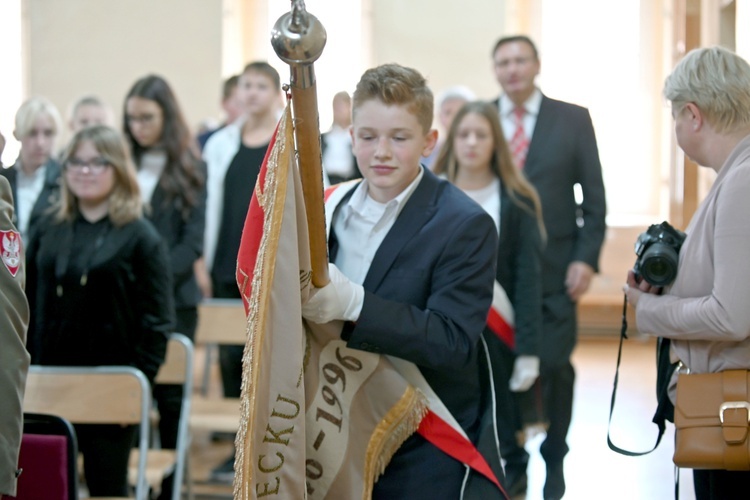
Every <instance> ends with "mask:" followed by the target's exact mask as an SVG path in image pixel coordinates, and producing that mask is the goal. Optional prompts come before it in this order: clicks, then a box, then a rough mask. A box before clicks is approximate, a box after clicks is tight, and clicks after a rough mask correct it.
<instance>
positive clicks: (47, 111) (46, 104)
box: [14, 97, 62, 141]
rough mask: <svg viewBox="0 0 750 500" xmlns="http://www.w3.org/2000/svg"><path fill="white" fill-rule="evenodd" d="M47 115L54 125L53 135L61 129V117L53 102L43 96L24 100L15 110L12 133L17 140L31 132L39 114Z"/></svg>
mask: <svg viewBox="0 0 750 500" xmlns="http://www.w3.org/2000/svg"><path fill="white" fill-rule="evenodd" d="M44 115H46V116H48V117H49V118H50V119H51V120H52V123H53V124H54V126H55V136H57V135H58V134H59V133H60V130H62V118H61V117H60V112H59V111H58V110H57V108H56V107H55V105H54V104H52V102H50V101H49V100H47V99H45V98H44V97H32V98H30V99H28V100H26V101H25V102H24V103H23V104H21V107H19V108H18V111H16V121H15V129H14V134H15V136H16V139H18V140H19V141H20V140H22V139H23V138H24V137H26V136H27V135H29V133H31V130H32V129H33V128H34V124H35V123H36V121H37V119H39V117H41V116H44Z"/></svg>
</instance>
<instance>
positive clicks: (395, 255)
mask: <svg viewBox="0 0 750 500" xmlns="http://www.w3.org/2000/svg"><path fill="white" fill-rule="evenodd" d="M423 170H424V175H423V177H422V180H421V181H420V183H419V185H418V186H417V187H416V189H415V190H414V192H413V193H412V195H411V197H410V198H409V199H408V200H407V202H406V204H405V206H404V207H403V209H402V211H401V213H400V214H399V215H398V217H397V218H396V221H395V222H394V224H393V227H391V229H390V231H389V232H388V234H387V235H386V237H385V239H384V240H383V242H382V243H381V245H380V247H379V248H378V250H377V252H376V253H375V256H374V259H373V261H372V264H371V265H370V269H369V271H368V273H367V276H366V277H365V281H364V283H363V287H364V289H365V298H364V303H363V306H362V312H361V314H360V316H359V318H358V319H357V321H356V323H347V325H346V326H345V328H344V332H343V333H342V338H344V340H346V341H347V345H348V346H349V347H351V348H355V349H360V350H364V351H369V352H375V353H380V354H388V355H392V356H396V357H399V358H402V359H405V360H408V361H411V362H413V363H414V364H416V365H417V366H418V367H419V369H420V371H421V372H422V374H423V375H424V377H425V379H426V380H427V382H428V383H429V384H430V386H431V387H432V389H433V390H434V391H435V393H436V394H437V395H438V396H439V397H440V399H441V400H442V401H443V403H445V405H446V407H447V408H448V409H449V410H450V412H451V413H452V414H453V416H454V417H455V418H456V420H457V421H458V422H459V424H460V425H461V426H462V427H463V428H464V429H465V430H466V431H467V434H468V435H469V437H470V439H472V440H473V441H474V442H475V443H476V445H477V447H478V449H479V451H480V453H482V455H483V456H485V458H486V460H487V461H488V463H490V466H491V467H492V469H493V471H494V472H495V475H496V476H497V477H498V479H499V480H500V481H501V482H502V481H503V480H504V478H503V472H502V467H501V466H500V461H499V454H498V452H497V447H496V446H495V445H494V443H495V441H494V431H492V430H491V429H490V427H489V424H490V423H491V422H492V421H494V418H495V417H494V411H492V406H491V405H489V404H488V397H490V394H491V393H490V391H489V387H488V385H487V383H486V381H487V378H486V375H487V371H486V364H485V359H484V353H483V350H482V348H481V344H480V336H481V333H482V330H483V328H484V325H485V322H486V320H487V312H488V311H489V307H490V304H491V302H492V290H493V282H494V280H495V260H496V257H497V230H496V229H495V224H494V222H493V221H492V218H491V217H490V216H489V215H488V214H487V213H486V212H485V211H484V209H482V208H481V207H480V206H479V205H478V204H476V203H475V202H474V201H473V200H471V199H470V198H469V197H468V196H466V195H465V194H464V193H463V192H461V190H459V189H458V188H457V187H455V186H454V185H453V184H451V183H450V182H448V181H446V180H444V179H439V178H438V177H436V176H435V175H434V174H433V173H432V172H430V171H429V170H427V169H423ZM354 190H355V189H354V188H352V189H351V190H350V191H349V193H347V195H346V196H345V197H344V198H343V199H342V200H341V202H339V204H338V206H337V207H336V208H335V209H334V210H336V211H338V210H340V208H341V207H342V206H343V205H345V204H346V202H347V201H348V200H349V198H350V197H351V195H352V193H353V192H354ZM335 217H336V215H335V214H334V219H333V220H335ZM337 250H338V235H336V233H335V230H334V228H333V226H332V227H331V232H330V235H329V255H330V261H331V262H334V263H335V261H336V252H337ZM480 354H481V355H480ZM482 375H484V376H482ZM420 443H423V444H420ZM425 445H426V446H427V447H428V450H429V449H430V448H431V449H432V451H428V450H423V451H421V452H420V451H419V448H420V447H421V448H424V446H425ZM425 451H428V455H424V452H425ZM429 453H438V454H441V453H442V452H441V451H439V450H438V449H437V448H432V445H429V444H426V442H424V439H423V438H422V437H421V436H418V435H413V436H411V437H410V438H409V439H408V440H407V441H406V442H405V443H404V444H403V445H402V446H401V448H400V449H399V450H398V451H397V452H396V454H395V455H394V457H393V458H392V459H391V462H390V464H389V466H388V468H387V469H386V473H385V475H384V476H382V477H381V478H380V480H379V482H383V483H385V482H388V481H389V477H388V476H389V471H390V470H391V469H393V468H401V467H408V469H409V470H410V471H411V472H410V473H413V474H416V476H415V477H421V474H420V470H421V469H422V468H427V469H429V468H430V467H432V465H431V463H430V461H429V459H427V460H422V459H423V458H424V457H425V456H427V457H429ZM415 461H418V462H419V463H415ZM425 477H429V474H427V475H426V476H425ZM431 488H432V489H431ZM434 489H435V487H433V486H432V485H430V484H422V485H421V486H420V491H421V492H422V493H425V494H428V495H432V496H433V497H435V498H439V497H440V495H442V494H444V493H445V492H444V491H433V490H434ZM466 491H472V492H475V493H474V494H472V495H469V496H466V495H464V497H465V498H494V497H496V496H497V495H498V494H499V492H498V490H497V489H496V488H495V487H494V486H492V485H491V484H490V483H489V481H487V480H484V479H483V478H482V477H481V476H479V475H478V474H472V475H470V477H469V482H468V486H467V490H466ZM488 492H489V493H488Z"/></svg>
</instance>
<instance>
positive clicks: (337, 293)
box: [302, 263, 365, 324]
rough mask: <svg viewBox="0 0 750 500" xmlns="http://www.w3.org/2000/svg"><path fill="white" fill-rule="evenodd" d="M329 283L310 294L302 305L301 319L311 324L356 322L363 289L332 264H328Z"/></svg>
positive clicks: (363, 295) (360, 306) (362, 300)
mask: <svg viewBox="0 0 750 500" xmlns="http://www.w3.org/2000/svg"><path fill="white" fill-rule="evenodd" d="M328 275H329V277H330V279H331V282H330V283H328V284H327V285H326V286H324V287H323V288H318V289H316V290H315V291H313V292H312V294H311V295H310V298H309V299H308V300H307V302H305V303H304V304H302V317H303V318H305V319H307V320H309V321H312V322H313V323H319V324H322V323H328V322H329V321H333V320H337V319H340V320H344V321H356V320H357V318H359V313H360V312H362V304H363V302H364V300H365V289H364V288H362V285H358V284H356V283H353V282H352V281H350V280H349V278H347V277H346V276H344V274H343V273H342V272H341V271H339V268H338V267H336V266H335V265H334V264H330V263H329V264H328Z"/></svg>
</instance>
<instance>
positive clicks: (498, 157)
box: [433, 101, 547, 240]
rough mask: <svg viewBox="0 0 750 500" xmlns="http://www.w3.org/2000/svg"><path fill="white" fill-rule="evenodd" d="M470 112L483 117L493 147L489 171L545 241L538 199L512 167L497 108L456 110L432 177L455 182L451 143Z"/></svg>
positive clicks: (477, 105) (473, 105) (474, 105)
mask: <svg viewBox="0 0 750 500" xmlns="http://www.w3.org/2000/svg"><path fill="white" fill-rule="evenodd" d="M472 113H473V114H476V115H479V116H481V117H483V118H484V119H485V120H487V123H489V125H490V130H491V134H492V140H493V143H494V145H495V148H494V151H493V152H492V158H490V170H492V173H494V174H495V176H497V177H498V178H499V179H500V183H501V184H502V186H503V187H504V188H505V191H506V192H507V193H508V196H509V197H510V199H511V200H513V203H515V204H516V205H518V206H519V207H521V208H522V209H523V210H526V211H527V212H529V213H530V214H532V215H534V216H535V217H536V221H537V224H538V225H539V232H540V233H541V235H542V240H545V239H546V234H547V232H546V230H545V228H544V220H543V219H542V203H541V201H540V200H539V194H538V193H537V192H536V189H534V186H532V185H531V183H530V182H529V181H528V180H527V179H526V176H524V175H523V173H521V172H520V171H519V170H518V168H516V165H515V163H514V162H513V156H512V155H511V153H510V148H509V147H508V143H507V141H506V140H505V136H504V135H503V129H502V127H501V125H500V118H499V116H498V114H497V107H496V106H495V105H494V104H491V103H488V102H483V101H474V102H468V103H466V104H464V105H463V106H462V107H461V109H460V110H458V112H457V113H456V117H455V118H454V119H453V122H451V126H450V129H449V130H448V136H447V137H446V139H445V142H444V143H443V147H442V148H441V149H440V153H439V154H438V157H437V159H436V160H435V165H434V168H433V170H434V172H435V173H436V174H445V176H446V177H447V178H448V180H449V181H451V182H455V181H456V176H457V174H458V169H459V168H460V165H459V164H458V160H457V159H456V152H455V150H454V147H453V144H454V143H455V141H456V135H457V133H458V127H459V125H460V124H461V120H463V119H464V117H465V116H466V115H469V114H472ZM524 199H525V200H528V202H524ZM529 202H530V204H529Z"/></svg>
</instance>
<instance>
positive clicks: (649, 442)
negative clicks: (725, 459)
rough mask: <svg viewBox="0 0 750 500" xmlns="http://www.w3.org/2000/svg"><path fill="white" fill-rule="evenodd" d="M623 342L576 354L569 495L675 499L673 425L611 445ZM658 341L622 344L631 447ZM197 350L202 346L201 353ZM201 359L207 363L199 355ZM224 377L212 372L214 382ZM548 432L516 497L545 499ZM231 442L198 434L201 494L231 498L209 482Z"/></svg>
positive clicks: (621, 429)
mask: <svg viewBox="0 0 750 500" xmlns="http://www.w3.org/2000/svg"><path fill="white" fill-rule="evenodd" d="M617 347H618V344H617V342H616V341H615V340H612V339H602V338H586V339H582V340H581V341H580V343H579V346H578V348H577V349H576V351H575V353H574V365H575V366H576V370H577V381H576V396H575V398H576V399H575V406H574V409H573V423H572V427H571V429H570V434H569V439H568V442H569V444H570V448H571V451H570V454H569V455H568V457H567V459H566V461H565V476H566V482H567V494H566V495H565V498H566V499H571V500H579V499H583V500H587V499H604V498H606V499H607V500H619V499H623V500H624V499H628V500H632V499H637V500H665V499H672V498H674V482H673V478H674V467H673V465H672V448H673V447H672V443H673V439H674V434H673V431H674V429H673V427H672V426H671V425H669V426H668V427H667V432H666V433H665V436H664V438H663V440H662V443H661V444H660V445H659V447H658V448H657V449H656V450H655V451H654V452H653V453H650V454H648V455H645V456H641V457H627V456H623V455H620V454H617V453H615V452H613V451H611V450H610V449H609V447H608V446H607V425H608V418H609V406H610V398H611V395H612V384H613V381H614V375H615V366H616V362H617ZM654 349H655V348H654V343H653V342H652V341H649V340H647V339H628V340H626V341H625V345H624V349H623V358H622V366H621V368H620V379H619V380H620V385H619V389H618V393H617V402H616V406H615V411H614V415H613V418H612V422H611V438H612V441H613V442H614V443H615V444H616V445H617V446H619V447H620V448H624V449H627V450H631V451H646V450H649V449H651V448H652V447H653V445H654V443H655V441H656V436H657V427H656V425H654V424H652V423H651V417H652V415H653V412H654V410H655V409H656V398H655V396H654V385H655V381H656V370H655V350H654ZM199 356H202V353H200V352H199ZM197 366H202V364H201V362H200V361H198V363H197ZM217 378H218V377H216V374H212V377H211V380H212V384H214V383H218V382H216V380H217ZM542 440H543V436H542V435H539V436H536V437H534V438H532V439H531V440H530V441H529V442H528V443H527V448H528V449H529V451H530V452H531V462H530V465H529V489H528V491H527V494H526V496H525V497H523V496H522V497H519V498H518V499H516V500H521V499H524V498H525V500H541V499H542V486H543V484H544V475H545V472H544V462H543V461H542V460H541V457H540V456H539V453H538V448H539V444H540V443H541V441H542ZM231 450H232V445H231V443H230V442H227V441H223V442H222V441H219V442H216V441H213V440H212V439H211V436H209V435H207V434H199V435H196V436H194V438H193V445H192V448H191V472H192V475H193V479H194V480H195V486H194V493H195V494H196V499H197V500H214V499H223V498H224V499H225V498H231V492H232V490H231V487H230V486H228V485H218V484H211V483H209V482H207V479H208V476H209V473H210V470H211V469H212V468H213V467H214V466H215V465H217V464H219V463H221V462H222V461H223V460H224V459H225V458H226V457H227V456H228V454H229V453H231ZM680 483H681V488H680V490H681V491H680V497H679V498H680V499H681V500H694V498H695V496H694V494H693V488H692V478H691V475H690V471H682V472H681V474H680Z"/></svg>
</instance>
